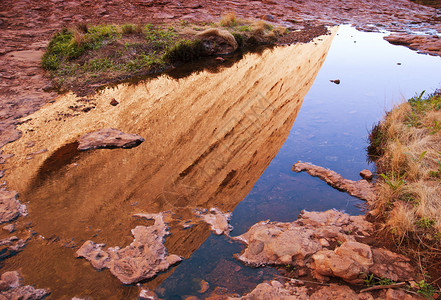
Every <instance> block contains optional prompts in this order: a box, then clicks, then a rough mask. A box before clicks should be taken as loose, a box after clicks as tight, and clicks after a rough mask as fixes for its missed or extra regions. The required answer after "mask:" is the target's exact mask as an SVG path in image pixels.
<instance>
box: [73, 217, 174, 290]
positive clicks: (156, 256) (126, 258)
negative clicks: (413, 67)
mask: <svg viewBox="0 0 441 300" xmlns="http://www.w3.org/2000/svg"><path fill="white" fill-rule="evenodd" d="M139 216H141V215H139ZM142 216H143V217H146V218H148V219H152V218H153V219H155V224H154V225H152V226H149V227H145V226H136V227H135V228H134V229H132V234H133V236H134V240H133V242H132V243H131V244H130V245H129V246H127V247H125V248H122V249H120V248H119V247H113V248H108V249H104V246H105V245H104V244H95V243H94V242H92V241H86V242H85V243H84V244H83V246H81V248H80V249H78V251H77V252H76V256H77V257H84V258H85V259H87V260H88V261H90V262H91V264H92V266H93V267H95V268H96V269H103V268H108V269H109V270H110V272H111V273H112V274H113V275H114V276H116V277H117V278H118V279H119V280H120V281H121V282H122V283H124V284H133V283H136V282H139V281H141V280H144V279H148V278H152V277H154V276H155V275H156V274H157V273H158V272H162V271H165V270H167V269H168V268H169V267H170V266H171V265H173V264H175V263H177V262H179V261H181V260H182V258H181V257H179V256H177V255H168V254H167V250H166V248H165V247H164V237H165V236H166V235H167V234H168V230H167V225H166V224H165V223H164V220H163V217H162V214H157V215H148V214H143V215H142Z"/></svg>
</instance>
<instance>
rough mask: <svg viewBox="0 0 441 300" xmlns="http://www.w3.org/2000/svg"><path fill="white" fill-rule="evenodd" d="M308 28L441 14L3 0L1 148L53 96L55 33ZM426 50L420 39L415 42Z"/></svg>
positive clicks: (378, 2)
mask: <svg viewBox="0 0 441 300" xmlns="http://www.w3.org/2000/svg"><path fill="white" fill-rule="evenodd" d="M230 11H234V12H235V13H236V15H237V16H240V17H246V18H253V19H259V18H263V19H265V20H267V21H272V22H275V23H281V24H283V25H285V26H291V27H294V28H302V27H303V23H304V22H308V23H313V24H320V23H321V24H325V25H330V24H341V23H351V24H354V25H355V26H358V27H359V28H361V29H364V30H378V29H386V30H390V31H392V32H403V31H406V30H409V29H412V28H418V29H419V30H425V29H432V30H437V31H438V32H441V25H440V23H439V20H440V16H441V13H440V12H439V11H437V10H436V9H434V8H431V7H426V6H421V5H418V4H415V3H413V2H410V1H408V0H366V1H357V0H344V1H341V0H315V1H305V0H293V1H290V0H281V1H271V0H261V1H242V0H238V1H225V0H223V1H213V0H209V1H197V0H192V1H177V0H136V1H123V0H112V1H104V0H98V1H90V0H84V1H75V0H73V1H61V0H51V1H49V0H42V1H26V0H3V1H2V5H1V8H0V41H1V42H2V47H1V48H0V66H1V67H0V77H1V81H0V131H1V136H0V147H2V146H3V145H4V144H6V143H8V142H10V141H13V140H15V139H17V138H18V137H19V133H18V132H17V131H16V130H15V124H16V123H17V119H19V118H20V117H23V116H26V115H28V114H30V113H32V112H33V111H35V110H37V109H38V108H39V107H41V105H43V104H44V103H46V102H48V101H50V100H52V99H53V98H54V97H55V96H56V93H54V92H51V91H50V90H51V83H50V80H49V79H48V78H47V77H46V76H45V73H44V72H43V70H42V69H41V68H40V65H39V61H40V57H41V55H42V54H43V52H44V50H45V47H46V46H47V43H48V41H49V39H50V38H51V36H52V34H53V33H54V32H55V31H57V30H59V29H61V28H62V27H69V26H72V25H75V24H78V23H93V24H97V23H125V22H130V23H147V22H152V23H159V22H178V21H179V20H187V21H189V22H201V21H206V22H211V21H217V20H219V18H220V15H221V14H222V13H225V12H230ZM413 46H414V47H416V48H417V49H418V45H413Z"/></svg>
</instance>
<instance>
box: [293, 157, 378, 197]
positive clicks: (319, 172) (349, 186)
mask: <svg viewBox="0 0 441 300" xmlns="http://www.w3.org/2000/svg"><path fill="white" fill-rule="evenodd" d="M292 170H293V171H294V172H297V173H298V172H302V171H306V172H307V173H308V174H309V175H311V176H314V177H318V178H320V179H322V180H324V181H325V182H326V183H327V184H329V185H330V186H332V187H333V188H336V189H338V190H340V191H345V192H347V193H348V194H349V195H351V196H354V197H357V198H360V199H362V200H366V201H368V202H369V203H370V202H372V201H373V200H374V199H375V193H374V187H373V185H372V184H371V183H369V182H368V181H367V180H365V179H361V180H358V181H354V180H349V179H345V178H343V177H342V176H341V175H340V174H338V173H337V172H334V171H332V170H329V169H326V168H323V167H319V166H316V165H313V164H310V163H303V162H297V163H295V164H294V165H293V166H292Z"/></svg>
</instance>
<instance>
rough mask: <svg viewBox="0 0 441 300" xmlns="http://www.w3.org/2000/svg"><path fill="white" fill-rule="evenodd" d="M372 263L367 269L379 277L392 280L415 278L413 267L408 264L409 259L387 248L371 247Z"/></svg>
mask: <svg viewBox="0 0 441 300" xmlns="http://www.w3.org/2000/svg"><path fill="white" fill-rule="evenodd" d="M372 254H373V258H374V265H373V266H371V267H370V269H369V271H370V272H371V273H372V274H374V275H375V276H377V277H379V278H389V279H392V280H393V281H411V280H417V279H418V276H417V273H416V272H415V269H414V268H413V267H412V265H411V264H410V259H409V258H407V257H405V256H404V255H400V254H397V253H393V252H392V251H389V250H387V249H383V248H376V249H372Z"/></svg>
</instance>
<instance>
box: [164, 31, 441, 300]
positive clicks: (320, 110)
mask: <svg viewBox="0 0 441 300" xmlns="http://www.w3.org/2000/svg"><path fill="white" fill-rule="evenodd" d="M384 35H385V34H383V33H365V32H359V31H357V30H355V29H354V28H352V27H350V26H340V28H339V30H338V33H337V35H336V36H335V37H334V40H333V42H332V46H331V48H330V50H329V52H328V55H327V58H326V60H325V62H324V64H323V66H322V68H321V70H320V72H319V74H318V76H317V78H316V80H315V81H314V84H313V85H312V87H311V89H310V90H309V92H308V94H307V95H306V97H305V99H304V101H303V105H302V107H301V109H300V112H299V114H298V116H297V119H296V121H295V123H294V125H293V127H292V129H291V131H290V134H289V136H288V138H287V140H286V142H285V143H284V144H283V146H282V147H281V149H280V150H279V152H278V154H277V155H276V157H275V158H274V159H273V160H272V161H271V163H270V165H269V166H268V167H267V168H266V170H265V172H264V173H263V174H262V175H261V176H260V178H259V179H258V180H257V182H256V183H255V185H254V187H253V189H252V190H251V192H250V193H249V194H248V195H247V196H246V197H245V199H244V200H243V201H241V202H240V203H239V204H238V205H237V207H236V208H235V210H234V212H233V218H232V220H231V224H232V225H233V227H234V230H233V231H232V233H231V235H232V236H236V235H240V234H242V233H244V232H245V231H247V229H248V228H249V227H250V226H252V225H253V224H255V223H256V222H258V221H261V220H267V219H270V220H271V221H282V222H286V221H293V220H295V219H296V218H297V215H298V214H299V213H300V211H301V210H303V209H306V210H318V211H323V210H327V209H332V208H335V209H338V210H343V211H346V212H347V213H350V214H360V213H363V209H362V208H363V201H360V200H358V199H356V198H354V197H351V196H349V195H347V194H345V193H342V192H339V191H336V190H334V189H332V188H331V187H329V186H328V185H326V184H325V183H323V182H322V181H321V180H319V179H317V178H313V177H310V176H309V175H308V174H306V173H299V174H296V173H294V172H292V171H291V167H292V164H293V163H295V162H297V161H298V160H301V161H306V162H312V163H314V164H317V165H320V166H323V167H327V168H330V169H332V170H335V171H337V172H339V173H340V174H342V175H343V176H344V177H346V178H348V179H353V180H358V179H360V177H359V174H358V173H359V172H360V171H361V170H362V169H370V170H371V171H375V166H374V165H373V164H370V163H368V162H367V159H366V147H367V146H368V133H369V131H370V129H371V128H372V126H373V125H374V124H375V123H376V122H378V121H379V120H380V119H381V117H382V116H383V115H384V113H385V111H387V110H389V109H390V108H391V107H393V105H395V104H398V103H400V102H401V101H403V100H404V99H408V98H410V97H412V96H414V95H415V94H416V93H419V92H421V91H423V90H426V91H427V92H433V91H434V90H435V89H437V88H439V87H440V86H441V75H440V72H439V70H441V58H440V57H433V56H428V55H421V54H417V53H416V52H414V51H411V50H409V49H408V48H405V47H400V46H394V45H391V44H389V43H388V42H387V41H385V40H383V36H384ZM332 79H340V81H341V83H340V84H339V85H337V84H334V83H331V82H330V81H329V80H332ZM239 251H240V246H239V245H237V246H233V245H230V244H229V242H228V240H227V239H225V238H224V237H218V236H215V235H213V234H212V235H211V236H210V237H209V238H208V239H207V240H206V242H205V243H204V244H202V246H201V247H200V248H199V249H198V250H197V251H196V252H195V253H193V255H192V256H191V258H190V259H188V260H186V261H184V262H182V263H181V264H180V265H179V266H178V267H177V268H176V270H175V272H174V273H173V274H172V275H171V276H170V277H168V279H167V280H166V281H164V283H163V284H162V285H161V286H160V289H159V290H158V292H162V291H165V292H164V293H163V295H164V296H165V297H166V298H170V299H173V298H176V299H179V295H187V294H193V293H194V291H195V289H196V290H197V288H198V287H199V285H198V284H199V282H200V280H201V279H204V280H206V281H208V282H210V279H212V278H213V277H215V276H216V275H213V273H216V272H217V273H218V276H219V280H218V282H216V283H217V285H220V286H226V287H229V288H230V291H232V292H243V290H244V288H243V285H241V283H240V282H237V283H236V287H235V288H234V286H232V285H231V284H228V279H226V278H228V277H231V276H228V274H226V273H225V269H226V270H228V267H224V268H222V267H221V266H223V265H228V263H222V262H221V263H219V262H220V261H222V260H229V261H230V260H231V264H233V263H234V258H232V256H233V255H234V253H238V252H239ZM219 265H221V266H219ZM218 269H219V270H218ZM232 273H233V274H234V272H232ZM195 274H198V275H197V276H196V275H195ZM261 274H263V273H261ZM224 276H225V277H224ZM261 276H262V275H261ZM267 276H270V275H267ZM191 278H193V279H194V280H193V281H191ZM223 281H225V283H224V284H222V282H223ZM230 286H231V287H230ZM231 288H233V290H231ZM195 295H198V294H197V293H196V294H195Z"/></svg>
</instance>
